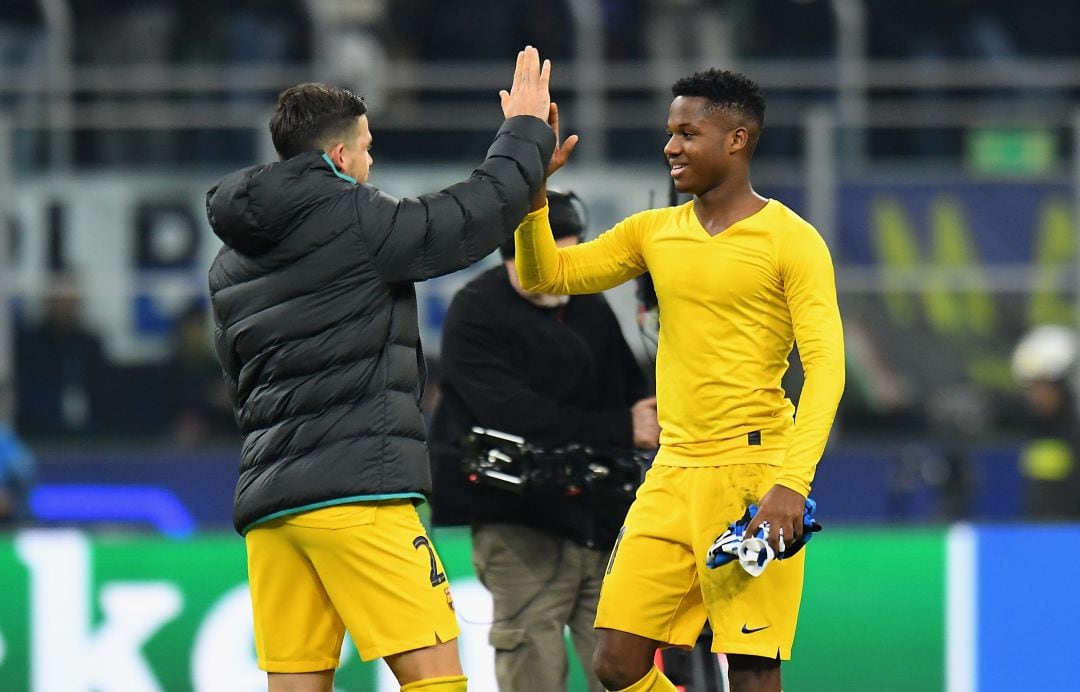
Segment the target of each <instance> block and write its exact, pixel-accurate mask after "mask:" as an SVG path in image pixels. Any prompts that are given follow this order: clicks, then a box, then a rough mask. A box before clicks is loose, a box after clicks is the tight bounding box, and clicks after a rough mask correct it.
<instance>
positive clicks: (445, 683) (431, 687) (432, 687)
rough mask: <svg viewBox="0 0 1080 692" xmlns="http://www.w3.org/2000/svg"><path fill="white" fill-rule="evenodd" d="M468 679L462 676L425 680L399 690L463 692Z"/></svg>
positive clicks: (402, 691) (412, 691) (466, 687)
mask: <svg viewBox="0 0 1080 692" xmlns="http://www.w3.org/2000/svg"><path fill="white" fill-rule="evenodd" d="M468 680H469V679H468V678H466V677H465V676H464V675H449V676H447V677H444V678H427V679H426V680H417V681H416V682H410V683H409V684H408V685H405V686H403V687H402V688H401V692H465V691H466V690H467V689H468V686H467V685H466V683H467V682H468Z"/></svg>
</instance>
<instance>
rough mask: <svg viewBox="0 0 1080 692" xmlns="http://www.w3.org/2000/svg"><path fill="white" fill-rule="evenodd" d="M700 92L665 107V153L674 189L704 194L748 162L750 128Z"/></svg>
mask: <svg viewBox="0 0 1080 692" xmlns="http://www.w3.org/2000/svg"><path fill="white" fill-rule="evenodd" d="M710 105H711V104H710V103H709V101H708V100H706V99H705V98H703V97H700V96H677V97H675V99H674V100H673V101H672V102H671V108H670V109H669V110H668V122H667V129H668V135H669V138H668V142H667V145H666V146H664V156H666V157H667V160H668V164H669V165H670V166H671V177H672V178H673V179H674V180H675V189H677V190H678V191H679V192H686V193H690V194H693V195H698V196H700V195H703V194H704V193H706V192H708V191H709V190H711V189H713V188H715V187H718V186H719V185H721V184H722V183H723V182H724V181H725V180H727V179H728V178H729V177H730V176H731V175H732V173H733V172H736V171H740V170H742V171H745V169H746V167H747V166H748V162H749V153H750V152H749V150H748V149H747V144H748V143H749V141H750V132H749V130H748V129H747V127H746V126H745V125H743V124H741V123H740V122H739V121H738V120H737V119H736V118H735V117H734V116H733V115H732V114H731V113H730V112H729V111H727V110H725V109H723V108H715V107H714V108H709V106H710Z"/></svg>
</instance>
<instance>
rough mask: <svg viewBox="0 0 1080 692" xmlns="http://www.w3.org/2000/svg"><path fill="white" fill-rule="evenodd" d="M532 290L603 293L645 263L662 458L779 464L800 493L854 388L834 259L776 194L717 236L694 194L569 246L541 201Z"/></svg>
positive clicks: (522, 252)
mask: <svg viewBox="0 0 1080 692" xmlns="http://www.w3.org/2000/svg"><path fill="white" fill-rule="evenodd" d="M516 245H517V258H516V264H517V271H518V276H519V277H520V278H521V283H522V286H523V287H524V288H526V289H527V290H531V291H537V292H544V293H595V292H598V291H603V290H606V289H609V288H612V287H614V286H617V285H618V284H621V283H623V282H624V281H627V280H629V279H632V278H634V277H635V276H638V275H640V274H642V273H644V272H646V271H648V272H650V273H651V274H652V279H653V283H654V285H655V286H656V295H657V298H658V299H659V304H660V343H659V348H658V350H657V355H656V398H657V407H658V413H659V418H660V425H661V428H662V433H661V436H660V444H661V447H660V451H659V453H658V454H657V457H656V460H655V462H654V463H657V464H663V465H669V466H715V465H723V464H733V463H746V462H763V463H769V464H774V465H778V466H781V467H782V468H781V470H780V473H779V475H778V477H777V482H778V483H779V484H781V485H784V486H786V487H788V488H791V489H792V490H796V491H798V492H800V493H802V494H803V495H808V494H809V492H810V484H811V482H812V481H813V478H814V471H815V469H816V467H817V463H818V461H819V460H820V458H821V454H822V451H823V450H824V448H825V442H826V441H827V439H828V436H829V429H830V428H831V427H832V422H833V418H834V416H835V415H836V407H837V406H838V405H839V403H840V396H841V394H842V393H843V390H844V339H843V328H842V326H841V324H840V311H839V308H838V307H837V302H836V282H835V278H834V274H833V265H832V258H831V257H830V255H829V250H828V248H827V247H826V245H825V242H824V240H822V238H821V236H820V235H819V234H818V232H817V231H816V230H815V229H814V227H813V226H811V225H810V224H809V223H807V222H806V221H804V220H803V219H802V218H800V217H799V216H798V215H797V214H795V212H793V211H791V210H790V209H788V208H787V207H785V206H784V205H783V204H781V203H780V202H777V201H776V200H770V201H769V202H768V203H767V204H766V205H765V206H764V207H763V208H762V209H761V210H760V211H758V212H757V213H755V214H753V215H751V216H749V217H747V218H745V219H743V220H741V221H739V222H737V223H735V224H733V225H732V226H730V227H729V228H728V229H726V230H725V231H723V232H722V233H719V234H717V235H715V236H712V235H709V233H708V231H706V230H705V228H704V227H703V226H702V225H701V222H700V221H699V220H698V218H697V216H696V214H695V213H694V203H693V202H687V203H686V204H683V205H681V206H678V207H668V208H664V209H653V210H650V211H645V212H641V213H639V214H635V215H633V216H631V217H629V218H627V219H625V220H623V221H621V222H620V223H619V224H617V225H616V226H615V227H614V228H612V229H611V230H609V231H607V232H606V233H604V234H603V235H601V236H600V237H598V238H596V239H595V240H593V241H590V242H587V243H583V244H581V245H577V246H573V247H569V248H563V249H559V248H558V247H556V245H555V241H554V240H553V239H552V235H551V227H550V225H549V224H548V211H547V207H546V206H545V207H544V208H543V209H540V210H537V211H535V212H533V213H531V214H529V215H528V216H527V217H525V220H524V221H523V222H522V223H521V225H520V226H519V227H518V230H517V234H516ZM793 342H798V345H799V355H800V357H801V359H802V363H803V369H804V371H805V374H806V378H805V383H804V385H803V390H802V395H801V397H800V401H799V410H798V416H797V418H798V424H797V425H796V424H795V413H796V412H795V407H794V406H793V405H792V403H791V400H790V399H788V398H787V396H786V395H785V393H784V390H783V388H782V387H781V386H780V379H781V377H783V375H784V372H786V371H787V368H788V360H787V359H788V356H789V355H790V353H791V349H792V344H793Z"/></svg>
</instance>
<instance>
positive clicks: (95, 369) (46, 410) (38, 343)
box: [15, 274, 108, 438]
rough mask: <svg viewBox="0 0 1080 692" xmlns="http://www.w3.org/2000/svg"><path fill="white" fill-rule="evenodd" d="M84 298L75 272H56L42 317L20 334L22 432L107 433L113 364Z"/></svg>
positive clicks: (18, 405)
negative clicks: (90, 324) (89, 322)
mask: <svg viewBox="0 0 1080 692" xmlns="http://www.w3.org/2000/svg"><path fill="white" fill-rule="evenodd" d="M82 297H83V293H82V286H81V285H80V283H79V280H78V279H77V278H76V277H75V276H74V275H70V274H58V275H55V276H54V277H53V280H52V282H51V283H50V285H49V286H48V292H47V293H46V295H45V299H44V301H43V305H42V315H41V319H40V320H39V321H38V322H37V323H36V324H33V325H30V326H27V325H20V328H19V329H18V331H17V332H16V335H15V368H16V373H17V374H16V378H17V382H16V411H17V413H16V421H17V423H16V428H17V429H18V430H19V432H20V434H22V435H26V436H27V437H31V438H35V437H37V438H40V437H71V436H83V435H91V434H95V433H99V432H101V429H102V424H103V420H102V419H103V415H102V414H103V407H102V403H103V395H104V391H105V390H104V387H105V382H106V379H107V376H108V373H107V368H108V366H107V363H106V361H105V357H104V355H103V353H102V347H101V340H100V339H99V338H98V336H97V335H96V334H94V333H93V332H91V331H90V330H89V329H87V328H86V327H85V326H84V325H83V322H82Z"/></svg>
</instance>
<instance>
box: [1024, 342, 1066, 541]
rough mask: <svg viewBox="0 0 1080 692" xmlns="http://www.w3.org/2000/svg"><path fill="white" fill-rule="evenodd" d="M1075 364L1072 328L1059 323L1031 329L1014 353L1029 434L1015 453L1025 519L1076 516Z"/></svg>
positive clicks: (1059, 518)
mask: <svg viewBox="0 0 1080 692" xmlns="http://www.w3.org/2000/svg"><path fill="white" fill-rule="evenodd" d="M1077 365H1078V363H1077V339H1076V331H1075V330H1073V329H1069V328H1067V327H1062V326H1059V325H1043V326H1041V327H1036V328H1035V329H1033V330H1031V331H1030V332H1028V333H1027V334H1026V335H1025V336H1024V337H1023V338H1022V339H1020V342H1019V343H1018V344H1017V345H1016V350H1015V351H1014V352H1013V358H1012V370H1013V376H1014V377H1015V378H1016V381H1017V382H1018V383H1019V384H1020V385H1021V386H1022V387H1023V389H1024V397H1025V400H1026V402H1027V409H1028V420H1027V423H1028V430H1029V432H1030V435H1031V437H1030V438H1029V439H1028V440H1027V441H1026V443H1025V444H1024V446H1023V448H1022V449H1021V452H1020V472H1021V475H1022V476H1023V477H1024V480H1025V486H1026V487H1025V490H1026V492H1025V509H1026V516H1027V517H1028V518H1030V519H1041V520H1042V519H1058V520H1061V519H1071V520H1075V519H1080V420H1078V419H1077V407H1076V374H1077Z"/></svg>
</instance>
